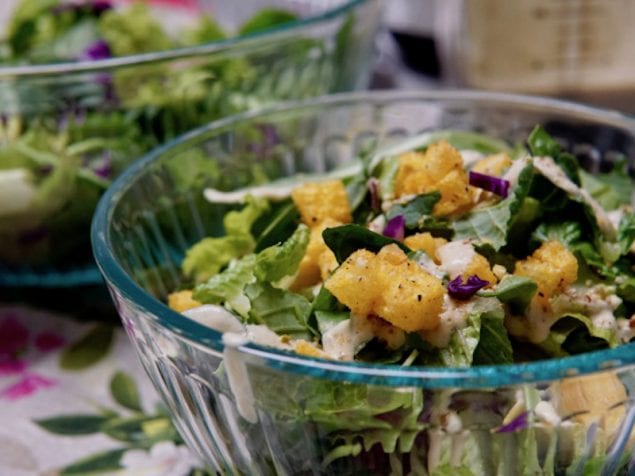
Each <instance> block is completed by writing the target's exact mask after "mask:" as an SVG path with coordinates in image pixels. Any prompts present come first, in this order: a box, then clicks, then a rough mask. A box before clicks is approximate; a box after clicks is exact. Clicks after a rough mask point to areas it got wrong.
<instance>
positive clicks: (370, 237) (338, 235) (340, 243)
mask: <svg viewBox="0 0 635 476" xmlns="http://www.w3.org/2000/svg"><path fill="white" fill-rule="evenodd" d="M322 237H323V238H324V242H325V243H326V245H327V246H328V247H329V248H330V249H331V251H333V253H334V254H335V257H336V258H337V262H338V263H342V262H343V261H345V260H346V258H348V257H349V256H350V255H351V254H352V253H353V252H355V251H357V250H360V249H366V250H368V251H372V252H373V253H377V252H378V251H379V250H380V249H382V248H383V247H384V246H386V245H390V244H396V245H397V246H399V248H401V249H402V250H403V251H404V252H405V253H409V252H410V251H411V250H410V249H409V248H408V247H407V246H406V245H404V244H403V243H401V242H399V241H397V240H393V239H392V238H388V237H386V236H383V235H380V234H379V233H375V232H373V231H370V230H369V229H368V228H365V227H363V226H361V225H352V224H351V225H342V226H336V227H333V228H327V229H326V230H324V231H323V232H322Z"/></svg>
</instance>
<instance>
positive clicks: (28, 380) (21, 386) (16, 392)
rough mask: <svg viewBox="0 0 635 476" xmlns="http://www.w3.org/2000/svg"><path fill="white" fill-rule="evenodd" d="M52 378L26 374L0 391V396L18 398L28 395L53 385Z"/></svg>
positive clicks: (8, 398)
mask: <svg viewBox="0 0 635 476" xmlns="http://www.w3.org/2000/svg"><path fill="white" fill-rule="evenodd" d="M55 384H56V382H55V381H54V380H51V379H48V378H46V377H42V376H41V375H38V374H35V373H32V374H26V375H24V376H23V377H22V379H21V380H20V381H19V382H18V383H15V384H13V385H11V386H9V387H7V388H5V389H4V390H2V391H0V398H4V399H5V400H19V399H20V398H24V397H28V396H29V395H32V394H33V393H35V392H37V391H38V390H39V389H42V388H50V387H52V386H54V385H55Z"/></svg>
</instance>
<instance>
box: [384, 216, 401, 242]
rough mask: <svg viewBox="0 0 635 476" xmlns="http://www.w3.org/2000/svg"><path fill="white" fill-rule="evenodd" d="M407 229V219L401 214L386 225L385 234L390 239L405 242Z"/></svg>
mask: <svg viewBox="0 0 635 476" xmlns="http://www.w3.org/2000/svg"><path fill="white" fill-rule="evenodd" d="M405 228H406V219H405V218H404V216H403V215H401V214H399V215H397V216H395V217H393V218H391V219H390V220H388V223H386V226H385V227H384V231H383V234H384V236H387V237H388V238H393V239H395V240H399V241H401V240H403V237H404V233H405Z"/></svg>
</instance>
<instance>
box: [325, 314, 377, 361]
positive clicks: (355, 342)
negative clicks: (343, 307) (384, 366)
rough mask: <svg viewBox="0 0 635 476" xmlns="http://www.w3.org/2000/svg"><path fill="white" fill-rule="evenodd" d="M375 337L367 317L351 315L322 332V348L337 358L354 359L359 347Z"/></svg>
mask: <svg viewBox="0 0 635 476" xmlns="http://www.w3.org/2000/svg"><path fill="white" fill-rule="evenodd" d="M373 337H374V333H373V327H372V324H371V323H370V322H369V321H368V319H366V318H365V317H359V316H351V318H350V319H346V320H344V321H342V322H339V323H338V324H336V325H335V326H333V327H331V328H330V329H329V330H327V331H326V332H325V333H324V334H322V350H323V351H324V352H325V353H326V354H327V355H328V356H329V357H331V358H333V359H337V360H353V359H354V357H355V354H356V353H357V351H358V350H359V348H360V347H361V346H362V345H363V344H365V343H366V342H368V341H370V340H371V339H372V338H373Z"/></svg>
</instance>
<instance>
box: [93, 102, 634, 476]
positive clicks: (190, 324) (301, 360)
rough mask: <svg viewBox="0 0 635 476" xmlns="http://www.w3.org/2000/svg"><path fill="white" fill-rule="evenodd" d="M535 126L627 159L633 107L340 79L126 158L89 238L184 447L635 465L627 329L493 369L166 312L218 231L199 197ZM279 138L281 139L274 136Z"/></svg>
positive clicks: (421, 464) (590, 159)
mask: <svg viewBox="0 0 635 476" xmlns="http://www.w3.org/2000/svg"><path fill="white" fill-rule="evenodd" d="M536 124H541V125H542V126H543V127H544V128H545V129H546V130H547V131H548V132H550V133H551V134H552V135H553V136H554V137H556V138H557V139H558V140H559V141H560V142H561V143H562V144H563V146H564V147H566V148H567V149H568V150H570V151H572V152H573V153H574V154H576V155H577V156H578V158H579V159H580V161H581V163H583V164H584V165H585V166H586V167H587V168H588V169H589V170H592V171H593V170H600V169H603V168H605V166H606V165H607V164H609V163H610V162H612V161H613V160H614V159H615V158H616V157H617V156H618V155H619V154H626V155H627V156H628V157H630V158H631V164H632V160H633V158H634V157H635V120H634V119H633V118H630V117H627V116H624V115H621V114H619V113H617V112H610V111H604V110H598V109H594V108H590V107H586V106H582V105H576V104H571V103H565V102H558V101H555V100H551V99H542V98H536V97H523V96H514V95H505V94H496V93H483V92H469V91H433V92H426V91H420V92H407V91H396V92H395V91H393V92H377V91H375V92H365V93H348V94H340V95H333V96H327V97H322V98H318V99H311V100H303V101H299V102H291V103H286V104H281V105H277V106H273V107H271V108H268V109H266V110H264V111H261V112H249V113H242V114H239V115H237V116H234V117H231V118H226V119H223V120H220V121H216V122H213V123H211V124H209V125H207V126H204V127H202V128H199V129H197V130H194V131H193V132H190V133H188V134H185V135H183V136H181V137H180V138H178V139H176V140H174V141H172V142H170V143H169V144H167V145H165V146H163V147H161V148H158V149H156V150H154V151H153V152H151V153H150V154H148V155H146V156H145V157H144V158H143V159H141V160H139V161H138V162H136V163H135V164H134V165H133V166H131V167H130V168H129V169H128V170H127V171H126V172H125V173H124V174H123V175H122V176H121V177H119V178H118V179H117V180H116V181H115V182H114V184H113V186H112V187H111V188H110V189H109V190H108V191H107V192H106V194H105V196H104V197H103V198H102V200H101V202H100V204H99V206H98V208H97V212H96V214H95V217H94V221H93V226H92V241H93V250H94V254H95V257H96V260H97V264H98V266H99V268H100V270H101V272H102V273H103V275H104V277H105V279H106V282H107V284H108V287H109V290H110V292H111V295H112V298H113V300H114V302H115V305H116V307H117V309H118V312H119V314H120V316H121V319H122V321H123V324H124V327H125V329H126V331H127V333H128V335H129V337H130V339H131V340H132V342H133V343H134V345H135V346H136V349H137V351H138V354H139V357H140V359H141V361H142V362H143V365H144V366H145V369H146V371H147V373H148V375H149V377H150V379H151V380H152V382H153V383H154V386H155V387H156V389H157V390H158V392H159V393H160V395H161V397H162V398H163V400H164V402H165V403H166V404H167V406H168V407H169V409H170V412H171V414H172V416H173V419H174V422H175V424H176V426H177V427H178V430H179V431H180V433H181V435H182V436H183V438H184V440H185V441H186V442H187V444H188V445H189V446H190V447H191V448H192V449H193V450H195V451H196V452H197V453H198V454H199V455H200V456H201V457H202V458H204V460H205V461H206V462H207V463H208V464H209V466H210V467H211V468H213V469H214V470H215V471H216V472H217V473H218V474H228V475H230V474H231V475H238V474H245V475H247V474H249V475H270V474H280V475H285V474H288V475H291V474H293V475H304V474H306V475H309V474H311V475H317V474H330V475H348V474H364V475H366V474H369V475H386V474H412V475H424V474H430V475H449V474H470V475H472V474H474V475H492V474H502V475H517V474H532V475H534V474H546V475H549V474H551V475H553V474H607V475H609V474H631V473H629V471H633V469H634V467H635V466H634V463H633V461H634V460H633V456H634V453H633V448H634V446H633V445H634V444H635V439H634V437H633V427H634V423H635V406H634V405H633V397H632V394H633V391H634V390H635V344H625V345H622V346H620V347H616V348H613V349H609V350H601V351H593V352H588V353H584V354H579V355H575V356H570V357H565V358H560V359H552V360H541V361H534V362H527V363H518V364H507V365H499V366H477V367H472V368H429V367H404V366H396V365H388V364H386V365H381V364H364V363H351V362H341V361H334V360H323V359H319V358H312V357H306V356H301V355H298V354H293V353H288V352H285V351H281V350H276V349H274V348H270V347H266V346H262V345H257V344H254V343H241V342H232V341H231V339H227V336H225V337H226V338H225V339H224V338H223V334H221V333H220V332H217V331H216V330H213V329H211V328H209V327H206V326H204V325H202V324H200V323H198V322H195V321H194V320H190V319H189V318H186V317H185V316H183V315H181V314H179V313H177V312H175V311H173V310H171V309H170V308H169V307H168V306H167V305H166V304H165V299H166V295H167V293H169V292H171V291H173V290H175V289H178V288H179V286H180V285H181V284H182V282H181V278H180V276H181V274H180V263H181V260H182V258H183V256H184V253H185V251H186V250H187V249H188V248H189V246H191V245H192V244H193V243H195V242H196V241H198V240H199V239H201V238H202V237H204V236H208V235H215V234H217V233H218V228H219V226H220V220H221V219H222V217H223V215H224V213H225V210H223V209H222V208H223V207H222V206H220V205H218V204H217V205H211V204H210V203H208V202H206V201H205V200H204V198H203V189H204V188H205V187H207V186H213V187H215V188H217V189H220V190H232V189H236V188H238V187H241V186H245V185H248V184H253V183H259V182H262V181H266V180H267V179H274V178H280V177H285V176H288V175H290V174H294V173H298V172H323V171H326V170H332V169H334V168H336V167H339V166H343V165H346V164H347V163H349V161H351V160H352V158H353V157H355V156H357V154H358V153H359V152H360V151H362V150H364V149H365V147H367V146H368V144H369V142H375V141H376V142H378V143H379V144H380V146H381V145H382V144H383V145H385V144H391V143H393V142H395V141H402V140H404V139H405V138H408V137H409V136H412V135H414V134H417V133H420V132H422V131H436V130H439V129H453V130H465V131H478V132H482V133H485V134H487V135H489V136H491V137H493V138H495V139H496V138H498V139H502V140H505V141H509V142H511V143H515V142H517V141H524V140H525V139H526V138H527V136H528V134H529V132H530V131H531V129H532V128H533V127H534V126H535V125H536ZM272 137H273V139H272Z"/></svg>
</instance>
